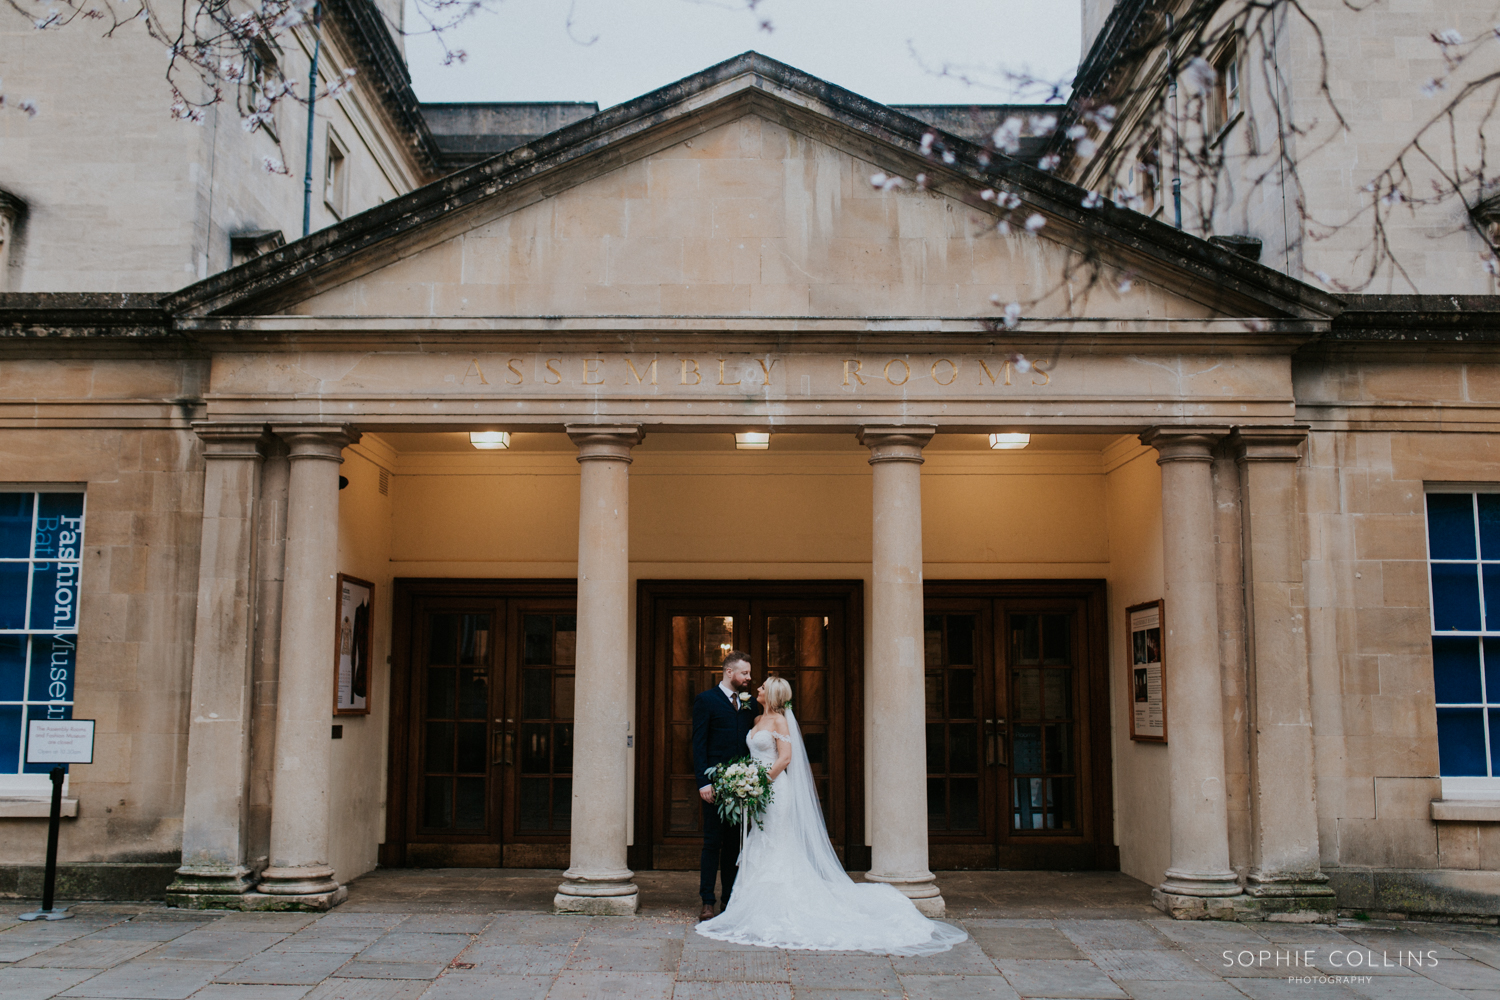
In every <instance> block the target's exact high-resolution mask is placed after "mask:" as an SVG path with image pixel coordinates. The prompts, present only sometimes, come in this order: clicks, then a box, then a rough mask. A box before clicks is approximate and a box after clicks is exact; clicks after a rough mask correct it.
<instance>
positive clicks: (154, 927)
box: [82, 918, 214, 941]
mask: <svg viewBox="0 0 1500 1000" xmlns="http://www.w3.org/2000/svg"><path fill="white" fill-rule="evenodd" d="M213 924H214V921H212V920H142V919H139V918H137V919H135V920H129V921H126V922H125V923H121V924H111V925H110V926H109V927H106V928H104V929H103V930H98V931H95V932H94V933H92V934H90V935H89V936H88V937H86V938H83V939H82V940H85V941H172V940H175V939H177V938H180V937H182V936H183V935H184V934H191V933H192V932H193V931H195V930H198V929H199V928H203V927H212V926H213Z"/></svg>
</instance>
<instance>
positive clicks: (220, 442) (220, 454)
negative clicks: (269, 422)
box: [192, 420, 270, 461]
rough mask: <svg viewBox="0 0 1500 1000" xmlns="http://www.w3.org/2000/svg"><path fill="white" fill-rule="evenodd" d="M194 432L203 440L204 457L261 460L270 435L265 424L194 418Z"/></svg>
mask: <svg viewBox="0 0 1500 1000" xmlns="http://www.w3.org/2000/svg"><path fill="white" fill-rule="evenodd" d="M192 426H193V432H194V433H196V434H197V435H198V439H199V440H200V441H202V442H203V457H204V458H240V459H254V460H255V461H260V460H261V459H262V458H264V457H265V447H266V445H267V443H269V440H270V437H269V435H268V434H266V425H265V424H232V423H220V422H218V421H215V420H194V421H193V425H192Z"/></svg>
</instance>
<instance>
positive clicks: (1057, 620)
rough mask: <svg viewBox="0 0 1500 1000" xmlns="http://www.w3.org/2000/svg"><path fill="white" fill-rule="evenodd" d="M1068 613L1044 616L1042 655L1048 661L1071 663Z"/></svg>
mask: <svg viewBox="0 0 1500 1000" xmlns="http://www.w3.org/2000/svg"><path fill="white" fill-rule="evenodd" d="M1068 618H1069V616H1068V615H1043V616H1042V655H1043V656H1044V657H1046V662H1047V663H1071V662H1072V657H1071V655H1070V653H1071V651H1070V649H1069V645H1068V644H1069V639H1070V636H1069V635H1068Z"/></svg>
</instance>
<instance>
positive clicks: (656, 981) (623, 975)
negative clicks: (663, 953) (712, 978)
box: [547, 972, 674, 1000]
mask: <svg viewBox="0 0 1500 1000" xmlns="http://www.w3.org/2000/svg"><path fill="white" fill-rule="evenodd" d="M673 985H674V984H673V982H672V976H671V975H669V974H667V973H663V972H564V973H563V974H562V975H560V976H558V977H557V979H556V980H555V981H554V982H553V984H552V989H551V991H549V992H548V994H547V1000H671V997H672V988H673Z"/></svg>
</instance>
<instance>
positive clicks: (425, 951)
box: [359, 924, 474, 965]
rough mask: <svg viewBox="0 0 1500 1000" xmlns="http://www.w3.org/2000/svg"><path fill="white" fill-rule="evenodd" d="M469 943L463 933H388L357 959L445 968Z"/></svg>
mask: <svg viewBox="0 0 1500 1000" xmlns="http://www.w3.org/2000/svg"><path fill="white" fill-rule="evenodd" d="M402 926H403V927H404V926H405V925H404V924H403V925H402ZM473 941H474V939H473V938H472V937H470V936H469V935H467V934H426V933H420V932H418V933H408V932H406V931H405V930H399V931H391V932H389V933H387V934H384V935H382V936H380V937H379V938H376V939H375V941H374V942H373V943H372V944H370V945H369V946H368V947H366V948H365V949H364V950H363V951H361V952H360V953H359V958H360V961H362V962H437V963H438V964H440V965H447V964H448V963H449V962H451V961H453V959H454V958H455V957H457V955H458V953H459V952H461V951H463V950H464V949H465V948H467V947H469V945H470V944H472V943H473Z"/></svg>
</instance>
